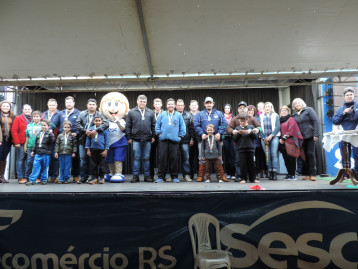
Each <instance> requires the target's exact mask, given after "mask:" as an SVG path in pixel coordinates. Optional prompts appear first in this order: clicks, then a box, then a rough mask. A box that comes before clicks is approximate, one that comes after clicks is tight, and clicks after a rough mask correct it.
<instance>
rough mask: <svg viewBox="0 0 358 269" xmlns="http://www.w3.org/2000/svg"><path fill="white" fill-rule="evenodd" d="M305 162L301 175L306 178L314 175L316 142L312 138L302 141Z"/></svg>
mask: <svg viewBox="0 0 358 269" xmlns="http://www.w3.org/2000/svg"><path fill="white" fill-rule="evenodd" d="M303 149H304V150H305V156H306V160H305V162H304V164H303V167H302V173H303V174H304V175H307V176H315V175H316V141H314V140H313V137H312V138H308V139H304V140H303Z"/></svg>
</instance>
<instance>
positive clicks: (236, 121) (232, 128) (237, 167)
mask: <svg viewBox="0 0 358 269" xmlns="http://www.w3.org/2000/svg"><path fill="white" fill-rule="evenodd" d="M237 111H238V114H237V115H236V116H235V117H234V118H233V119H232V120H231V122H230V124H229V126H228V127H227V132H228V133H229V134H232V135H235V134H237V133H238V132H239V131H238V130H235V128H236V127H237V126H239V125H240V119H239V114H240V112H247V103H246V102H244V101H241V102H240V103H239V104H238V105H237ZM247 123H248V124H250V125H253V126H254V127H255V129H254V130H253V132H254V133H258V132H260V130H261V125H260V123H259V122H258V121H257V120H256V118H255V117H253V116H250V117H249V118H248V120H247ZM234 151H235V172H236V176H237V178H236V179H235V181H236V182H240V181H241V178H240V177H241V172H240V164H239V149H238V147H237V145H235V148H234Z"/></svg>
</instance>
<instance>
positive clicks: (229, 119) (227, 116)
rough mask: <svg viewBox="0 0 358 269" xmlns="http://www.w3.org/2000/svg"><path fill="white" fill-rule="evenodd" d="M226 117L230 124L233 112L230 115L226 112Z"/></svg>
mask: <svg viewBox="0 0 358 269" xmlns="http://www.w3.org/2000/svg"><path fill="white" fill-rule="evenodd" d="M224 117H225V119H226V120H227V123H228V124H230V122H231V119H232V113H229V115H227V114H225V113H224Z"/></svg>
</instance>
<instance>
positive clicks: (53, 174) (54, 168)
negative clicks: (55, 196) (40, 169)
mask: <svg viewBox="0 0 358 269" xmlns="http://www.w3.org/2000/svg"><path fill="white" fill-rule="evenodd" d="M55 147H56V143H53V144H52V151H51V156H50V157H51V159H50V168H49V171H48V174H49V177H50V178H57V177H58V160H57V159H56V158H55Z"/></svg>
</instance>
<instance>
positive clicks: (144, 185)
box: [0, 174, 358, 193]
mask: <svg viewBox="0 0 358 269" xmlns="http://www.w3.org/2000/svg"><path fill="white" fill-rule="evenodd" d="M131 178H132V176H129V175H127V176H126V182H125V183H108V182H106V183H105V184H95V185H90V184H75V183H73V182H70V183H69V184H56V183H47V184H46V185H41V184H36V185H33V186H26V185H25V184H18V183H17V180H14V179H12V180H10V183H9V184H0V191H1V192H8V193H14V192H17V193H19V192H26V193H27V192H29V193H36V192H39V193H66V192H68V193H81V192H84V193H85V192H115V193H131V192H134V193H136V192H236V191H239V192H243V191H255V190H252V189H250V188H249V186H255V185H259V186H261V187H263V188H265V189H266V191H311V190H347V186H350V185H351V184H352V183H351V182H350V181H349V180H345V181H343V182H342V183H337V184H335V185H329V181H330V180H332V179H333V178H331V177H330V178H327V177H318V178H317V181H309V180H302V176H298V177H297V180H295V181H292V180H290V181H288V180H285V179H284V176H283V175H279V176H278V180H277V181H272V180H268V179H260V183H246V184H240V183H238V182H234V181H232V180H230V182H224V183H218V182H217V181H216V178H215V175H214V174H213V175H212V182H211V183H205V182H196V181H193V182H185V181H184V180H183V179H182V178H179V179H180V183H173V182H165V183H154V182H143V175H141V176H140V182H138V183H130V180H131ZM167 178H170V177H169V175H168V176H167ZM357 189H358V187H357Z"/></svg>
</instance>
